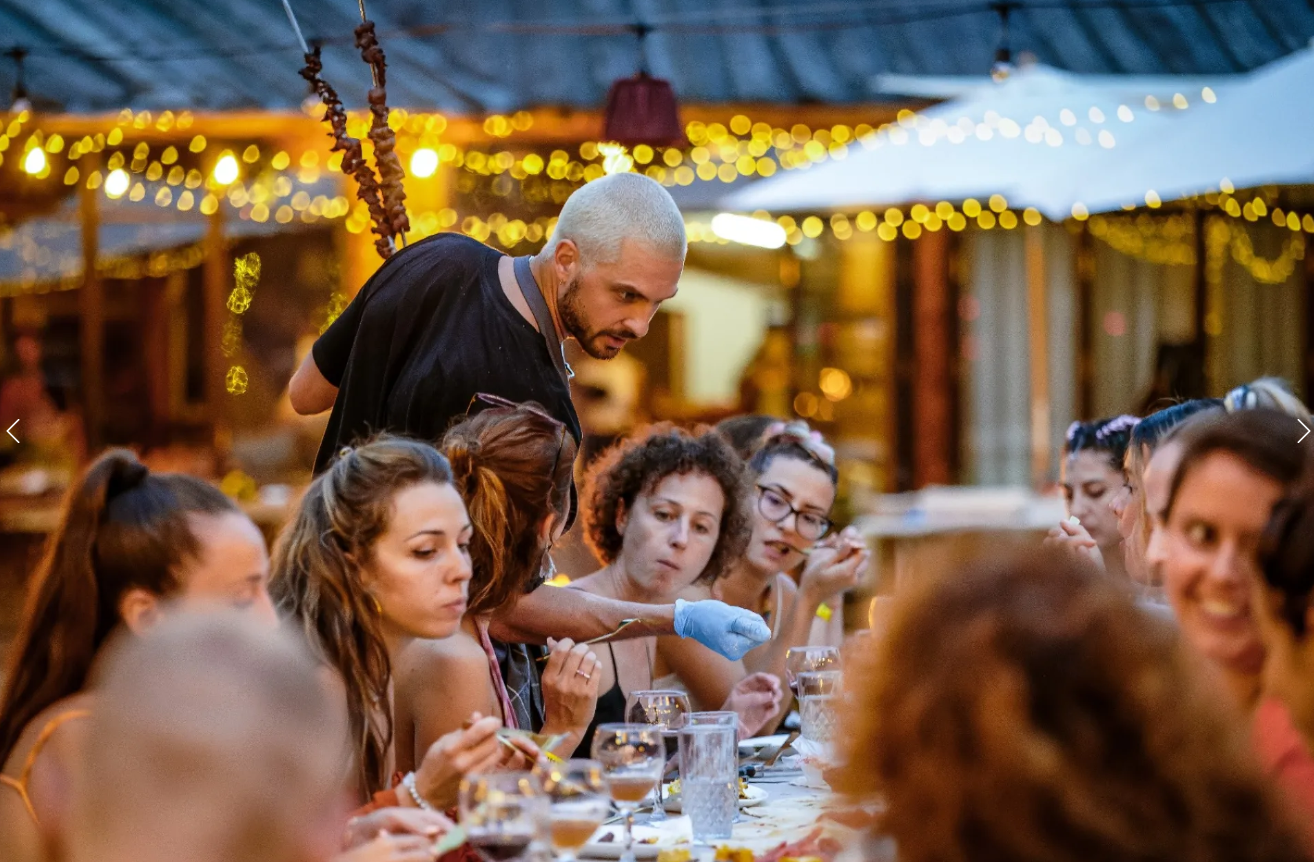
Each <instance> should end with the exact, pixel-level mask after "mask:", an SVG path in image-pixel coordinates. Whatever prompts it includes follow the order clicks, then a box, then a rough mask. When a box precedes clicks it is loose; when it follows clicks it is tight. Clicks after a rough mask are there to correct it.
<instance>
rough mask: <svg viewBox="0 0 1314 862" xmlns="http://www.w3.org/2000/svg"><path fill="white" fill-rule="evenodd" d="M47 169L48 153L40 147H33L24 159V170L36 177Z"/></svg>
mask: <svg viewBox="0 0 1314 862" xmlns="http://www.w3.org/2000/svg"><path fill="white" fill-rule="evenodd" d="M45 169H46V151H45V150H43V149H41V148H40V147H33V148H32V149H30V150H28V151H27V155H26V156H24V157H23V170H25V171H27V172H28V173H29V174H32V175H33V176H36V175H37V174H39V173H41V172H42V171H44V170H45Z"/></svg>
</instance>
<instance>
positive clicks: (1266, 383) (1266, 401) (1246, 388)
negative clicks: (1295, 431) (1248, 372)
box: [1223, 377, 1310, 425]
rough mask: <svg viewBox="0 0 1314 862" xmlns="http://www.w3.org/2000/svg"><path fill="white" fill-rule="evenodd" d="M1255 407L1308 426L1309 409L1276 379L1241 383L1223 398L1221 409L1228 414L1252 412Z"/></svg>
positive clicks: (1270, 378) (1285, 385)
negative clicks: (1266, 409)
mask: <svg viewBox="0 0 1314 862" xmlns="http://www.w3.org/2000/svg"><path fill="white" fill-rule="evenodd" d="M1257 407H1268V408H1271V409H1273V410H1280V411H1282V412H1283V413H1285V414H1287V415H1288V416H1293V417H1295V418H1296V419H1299V420H1300V421H1302V422H1304V423H1305V424H1306V425H1308V424H1310V414H1309V408H1308V407H1306V406H1305V404H1304V402H1303V401H1301V400H1300V399H1299V398H1297V397H1296V396H1295V395H1294V394H1292V392H1291V389H1290V387H1288V386H1287V384H1286V381H1284V380H1281V379H1279V378H1277V377H1261V378H1259V379H1258V380H1254V381H1252V382H1250V383H1242V384H1241V385H1240V386H1238V387H1236V388H1235V389H1233V390H1232V391H1231V392H1228V393H1227V394H1226V395H1224V396H1223V408H1224V409H1225V410H1227V412H1228V413H1235V412H1237V411H1238V410H1254V409H1255V408H1257Z"/></svg>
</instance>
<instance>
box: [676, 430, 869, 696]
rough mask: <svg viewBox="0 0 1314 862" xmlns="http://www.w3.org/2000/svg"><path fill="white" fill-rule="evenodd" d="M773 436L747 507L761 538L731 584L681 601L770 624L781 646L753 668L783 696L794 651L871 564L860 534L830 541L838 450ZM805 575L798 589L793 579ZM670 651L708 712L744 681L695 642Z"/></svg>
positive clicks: (694, 590)
mask: <svg viewBox="0 0 1314 862" xmlns="http://www.w3.org/2000/svg"><path fill="white" fill-rule="evenodd" d="M767 435H768V436H767V437H766V439H765V441H764V442H763V443H762V444H761V446H760V447H759V448H758V449H757V451H756V452H755V453H754V454H753V457H752V459H751V460H750V461H749V463H748V467H749V474H750V476H751V481H752V482H753V485H751V486H749V487H748V488H747V489H746V496H745V498H744V500H743V503H744V504H745V505H747V506H751V507H752V508H751V512H752V515H751V518H752V520H751V523H752V533H751V536H750V539H749V542H748V547H747V549H746V551H745V552H744V553H743V554H742V555H739V556H737V557H735V558H734V559H733V560H732V562H731V564H730V566H729V568H728V570H727V572H726V574H725V576H724V577H722V578H719V579H717V580H716V581H715V582H714V583H712V582H706V581H704V582H700V583H698V584H694V585H693V586H691V587H690V588H689V589H688V590H686V591H685V592H683V593H681V597H682V598H685V599H689V600H695V599H702V598H709V597H710V598H716V599H720V600H721V601H724V602H726V603H728V604H731V605H735V606H738V607H741V608H746V609H748V610H750V611H753V612H755V613H759V614H761V615H762V616H763V617H765V618H767V619H769V620H770V622H771V627H772V631H773V632H774V634H773V636H772V639H771V640H770V641H768V642H767V643H766V644H764V645H762V646H760V647H757V648H756V649H754V650H751V651H749V652H748V654H747V655H745V656H744V659H743V668H744V669H745V670H747V671H748V672H750V673H768V674H771V675H772V676H774V677H776V679H777V680H778V681H779V684H780V685H782V686H783V685H784V684H785V654H786V653H787V652H788V651H789V648H790V647H794V646H801V645H804V644H807V643H808V640H809V638H810V636H811V631H812V621H813V619H814V618H815V617H816V616H817V614H818V612H819V611H820V609H821V606H822V605H823V604H825V603H827V602H831V601H834V600H835V599H836V597H838V596H840V595H842V594H843V593H844V591H845V590H848V589H850V588H852V587H854V586H855V585H856V584H857V582H858V578H859V577H860V576H861V574H862V573H863V572H865V571H866V570H867V565H868V563H869V562H870V560H871V555H870V552H869V551H868V550H867V548H866V545H865V544H864V543H863V542H862V540H861V539H860V538H859V537H858V536H857V534H856V533H855V532H853V531H851V530H846V531H844V532H842V533H839V534H836V535H832V536H829V537H827V533H828V532H829V531H830V526H831V524H830V510H831V507H832V506H834V505H835V493H836V483H837V482H838V480H839V473H838V472H837V471H836V469H835V453H834V450H832V449H831V448H830V447H829V446H827V445H826V444H825V443H824V442H823V441H822V440H821V435H820V434H818V433H816V432H815V431H811V430H809V429H808V427H807V425H806V424H804V423H802V422H795V423H790V424H789V425H784V424H783V423H780V424H778V425H777V426H773V427H772V428H770V429H768V431H767ZM800 566H801V568H802V570H801V574H800V575H799V580H798V582H797V583H795V581H794V580H793V578H791V577H790V576H789V574H788V573H789V572H792V571H794V570H796V569H799V568H800ZM662 651H663V653H664V655H665V656H666V657H667V659H668V661H669V662H670V663H671V665H672V666H673V667H675V669H676V670H677V671H679V673H680V675H681V677H682V678H683V679H684V681H685V683H686V684H687V685H688V686H689V690H690V691H691V692H694V693H696V695H697V697H698V699H699V700H701V701H703V702H704V703H716V702H718V701H719V700H721V699H722V698H724V697H726V695H727V694H728V692H729V691H730V687H731V686H732V685H733V684H734V683H735V681H736V680H738V679H739V677H740V676H741V675H742V673H743V671H742V670H740V669H739V668H738V666H737V665H738V663H735V662H728V661H726V660H724V659H722V658H721V657H719V656H716V655H713V654H712V653H711V651H710V650H706V649H703V648H701V647H700V646H699V645H698V644H693V643H689V642H688V641H684V642H680V641H676V640H674V639H673V638H665V639H663V640H662ZM788 707H789V703H788V702H785V703H783V704H782V710H784V709H788Z"/></svg>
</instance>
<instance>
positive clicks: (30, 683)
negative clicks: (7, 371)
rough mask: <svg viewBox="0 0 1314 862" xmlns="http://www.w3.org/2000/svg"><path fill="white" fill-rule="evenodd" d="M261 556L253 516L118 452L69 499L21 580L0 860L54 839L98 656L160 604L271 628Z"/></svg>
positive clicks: (1, 724) (2, 759) (2, 756)
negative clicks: (255, 620)
mask: <svg viewBox="0 0 1314 862" xmlns="http://www.w3.org/2000/svg"><path fill="white" fill-rule="evenodd" d="M268 577H269V556H268V553H267V551H266V549H265V542H264V537H263V536H262V535H261V534H260V531H259V529H257V528H256V526H255V524H253V523H251V520H250V519H249V518H248V517H246V515H244V514H243V513H242V512H241V510H240V509H238V508H237V506H236V505H234V503H233V502H232V501H231V500H229V499H228V497H226V496H224V494H223V493H221V492H220V491H219V490H218V489H217V488H215V487H214V486H213V485H210V484H207V483H206V482H203V481H201V480H200V479H196V478H193V477H191V476H184V475H180V474H169V473H164V474H152V473H151V472H150V471H149V470H147V469H146V467H145V466H143V465H142V464H141V463H140V462H139V461H138V460H137V458H136V457H135V456H134V455H133V454H132V453H131V452H128V451H126V450H121V449H120V450H111V451H109V452H107V453H105V454H104V455H102V456H101V457H100V458H98V459H96V461H95V462H93V463H92V464H91V466H89V467H88V468H87V470H86V472H85V473H83V474H82V476H81V478H80V479H79V480H78V482H77V483H76V484H75V485H74V486H73V487H72V488H71V489H70V490H69V493H68V496H67V498H66V499H65V502H64V509H63V513H62V515H61V517H60V521H59V525H58V526H57V527H56V529H55V532H54V533H52V534H51V536H50V538H49V542H48V545H47V551H46V555H45V557H44V559H43V560H42V561H41V564H40V567H39V568H38V569H37V572H36V573H35V575H34V576H33V578H32V582H31V586H30V588H29V593H28V598H27V606H26V609H25V611H24V614H23V620H22V624H21V627H20V629H19V633H18V637H17V639H16V640H15V642H14V644H13V646H12V648H11V653H10V656H11V658H10V663H9V667H8V668H7V671H6V674H5V680H6V682H5V688H4V695H3V698H2V699H0V764H2V765H3V769H2V770H0V859H5V860H11V862H22V860H27V859H37V858H41V854H42V853H43V850H42V844H43V843H46V842H48V841H51V840H54V839H55V838H57V835H58V832H59V829H60V824H59V820H60V818H61V815H62V810H61V809H62V805H63V803H64V801H65V798H66V796H67V793H68V790H69V781H70V773H71V770H72V768H73V766H74V764H75V763H76V762H77V759H78V758H77V752H78V748H79V743H80V738H81V737H80V733H79V724H80V722H79V721H78V719H80V718H83V717H85V716H86V715H87V714H88V711H89V709H90V708H91V707H92V705H93V703H94V694H93V693H92V692H91V691H87V690H85V689H86V688H87V685H88V679H89V676H90V674H91V672H92V669H93V666H94V665H95V663H96V661H97V659H98V657H99V655H100V654H101V650H102V647H103V646H104V644H105V642H106V640H107V639H108V638H109V637H110V635H111V634H113V633H114V632H116V631H117V630H119V629H121V628H122V629H126V630H127V631H129V632H133V633H137V632H141V631H143V630H144V629H145V628H147V627H149V626H150V625H152V624H153V623H154V622H155V621H156V620H158V619H159V618H160V616H161V614H162V613H164V610H163V608H162V603H164V602H165V601H166V600H168V601H171V602H172V603H173V604H175V605H177V604H181V605H182V606H183V607H186V606H188V605H190V604H193V603H220V604H228V605H232V606H235V607H239V608H245V609H249V610H250V612H251V613H253V614H255V615H257V616H258V617H259V618H261V619H263V620H266V621H268V623H269V624H270V625H271V626H272V625H274V623H275V616H274V611H273V608H272V606H271V604H270V599H269V593H268V591H267V584H268Z"/></svg>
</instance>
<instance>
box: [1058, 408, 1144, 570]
mask: <svg viewBox="0 0 1314 862" xmlns="http://www.w3.org/2000/svg"><path fill="white" fill-rule="evenodd" d="M1137 421H1138V420H1137V419H1136V417H1135V416H1115V417H1113V418H1111V419H1097V420H1096V421H1094V422H1073V423H1072V425H1071V426H1069V427H1068V433H1067V435H1066V437H1065V439H1064V442H1063V460H1062V461H1060V462H1059V481H1060V483H1061V484H1062V486H1063V501H1064V503H1065V510H1066V513H1067V515H1068V520H1067V521H1064V522H1062V523H1061V524H1059V525H1058V526H1057V527H1055V528H1054V529H1052V530H1050V531H1049V537H1048V539H1047V541H1049V542H1051V543H1054V544H1057V545H1060V546H1063V547H1068V548H1072V549H1075V550H1077V551H1078V552H1081V553H1085V554H1086V555H1088V556H1090V557H1091V558H1092V559H1094V560H1095V561H1096V563H1098V564H1099V565H1100V566H1101V567H1103V568H1104V570H1105V571H1107V572H1108V573H1109V574H1110V575H1112V576H1113V577H1114V578H1115V579H1117V580H1125V579H1126V578H1127V569H1126V566H1125V565H1124V562H1123V553H1122V536H1121V535H1119V534H1118V519H1117V517H1115V516H1114V514H1113V510H1112V509H1110V508H1109V501H1110V500H1112V499H1113V496H1114V495H1115V494H1117V493H1118V491H1120V490H1121V489H1122V486H1123V484H1124V483H1123V472H1122V468H1123V463H1124V460H1125V458H1126V456H1127V442H1128V441H1129V440H1130V439H1131V433H1132V429H1133V428H1134V427H1136V423H1137Z"/></svg>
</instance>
